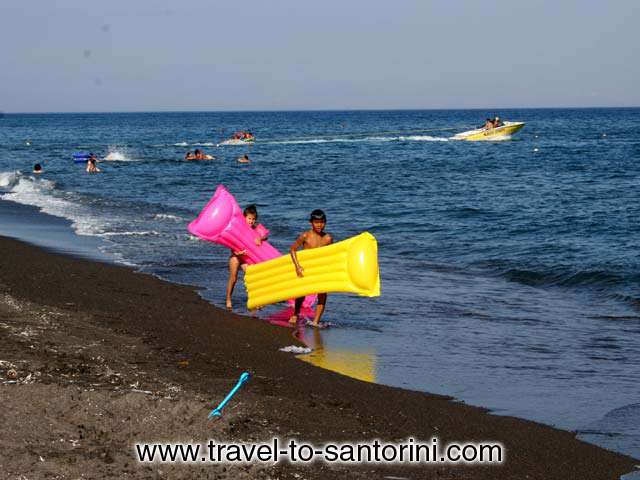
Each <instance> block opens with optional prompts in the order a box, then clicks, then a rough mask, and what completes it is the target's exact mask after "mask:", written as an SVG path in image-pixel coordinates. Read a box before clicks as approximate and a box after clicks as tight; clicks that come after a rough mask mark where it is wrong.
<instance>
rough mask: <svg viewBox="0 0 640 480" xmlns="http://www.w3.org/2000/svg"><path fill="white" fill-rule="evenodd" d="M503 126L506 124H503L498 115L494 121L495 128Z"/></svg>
mask: <svg viewBox="0 0 640 480" xmlns="http://www.w3.org/2000/svg"><path fill="white" fill-rule="evenodd" d="M503 125H504V123H502V120H500V117H498V116H497V115H496V118H494V119H493V128H498V127H501V126H503Z"/></svg>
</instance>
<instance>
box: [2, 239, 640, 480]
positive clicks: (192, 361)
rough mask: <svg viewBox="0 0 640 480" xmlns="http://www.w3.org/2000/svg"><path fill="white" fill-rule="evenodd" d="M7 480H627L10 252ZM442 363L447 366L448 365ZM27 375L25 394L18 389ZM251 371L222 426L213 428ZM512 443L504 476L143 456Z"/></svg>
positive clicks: (554, 439) (75, 270) (615, 465)
mask: <svg viewBox="0 0 640 480" xmlns="http://www.w3.org/2000/svg"><path fill="white" fill-rule="evenodd" d="M0 246H1V247H2V252H3V255H2V256H1V257H0V331H1V332H2V335H0V404H1V405H2V406H3V408H2V409H1V410H0V424H2V425H3V428H2V429H0V432H1V433H0V452H1V453H0V477H2V478H29V479H32V478H195V477H198V478H308V479H316V478H317V479H327V478H385V476H386V477H388V478H398V477H400V478H412V479H413V478H439V479H467V478H469V479H471V478H473V479H495V478H500V479H507V478H508V479H525V478H529V479H580V480H583V479H617V478H619V477H620V476H621V475H622V474H625V473H627V472H631V471H633V469H634V466H635V464H636V463H637V461H634V460H633V459H632V458H629V457H625V456H623V455H619V454H615V453H612V452H609V451H606V450H604V449H601V448H599V447H596V446H593V445H590V444H586V443H584V442H581V441H579V440H577V439H576V438H575V435H574V434H573V433H570V432H564V431H559V430H555V429H553V428H550V427H547V426H543V425H540V424H536V423H533V422H529V421H524V420H521V419H517V418H511V417H500V416H494V415H491V414H489V413H487V412H486V411H484V410H482V409H480V408H476V407H470V406H467V405H464V404H461V403H458V402H455V401H453V400H452V399H450V398H445V397H441V396H435V395H429V394H426V393H420V392H412V391H406V390H401V389H397V388H391V387H386V386H382V385H375V384H370V383H365V382H362V381H359V380H355V379H351V378H348V377H344V376H341V375H339V374H336V373H333V372H329V371H326V370H322V369H319V368H316V367H314V366H312V365H309V364H306V363H304V362H301V361H298V360H296V359H295V358H294V357H293V356H292V355H291V354H287V353H283V352H279V351H278V349H279V348H281V347H283V346H287V345H291V344H295V343H296V340H295V339H294V338H293V337H292V335H291V331H290V330H288V329H283V328H274V327H272V326H269V325H267V324H265V323H263V322H261V321H258V320H255V319H252V318H246V317H241V316H238V315H234V314H232V313H227V312H225V311H222V310H220V309H217V308H215V307H213V306H212V305H210V304H208V303H207V302H206V301H204V300H203V299H201V298H200V297H199V296H198V294H197V292H196V291H194V289H192V288H190V287H184V286H177V285H173V284H170V283H168V282H164V281H161V280H159V279H157V278H155V277H152V276H149V275H145V274H140V273H136V272H134V271H133V270H131V269H128V268H125V267H120V266H114V265H110V264H106V263H99V262H94V261H89V260H85V259H80V258H74V257H71V256H66V255H62V254H58V253H52V252H49V251H46V250H44V249H42V248H40V247H35V246H32V245H28V244H25V243H23V242H20V241H17V240H13V239H8V238H2V237H0ZM436 361H437V359H436ZM10 369H15V370H16V372H17V379H15V380H16V381H15V382H14V381H13V379H11V378H8V372H9V370H10ZM243 371H249V372H250V373H251V375H252V378H251V380H250V381H249V383H248V384H246V385H245V387H243V389H242V390H241V391H240V393H239V394H238V395H237V396H236V397H235V398H234V399H233V400H232V402H231V403H230V404H229V405H228V406H227V408H226V409H225V411H224V415H223V417H222V418H221V419H220V420H218V421H215V422H209V421H207V413H208V412H209V411H210V409H211V408H212V405H213V406H215V405H216V404H217V402H218V401H220V400H221V399H222V398H223V397H224V396H225V395H226V393H227V392H228V390H229V389H230V388H231V386H233V384H234V383H235V381H236V380H237V378H238V377H239V375H240V374H241V373H242V372H243ZM274 435H277V436H279V437H281V438H284V439H289V438H297V439H299V440H304V441H309V442H315V443H317V444H321V443H325V442H328V441H358V440H363V441H364V440H371V439H374V438H379V439H382V440H389V441H398V440H402V439H406V438H407V437H415V438H418V439H422V440H429V439H431V438H432V437H434V436H437V437H439V438H440V441H441V443H442V444H444V443H448V442H451V441H456V442H471V441H487V440H491V441H499V442H502V443H503V444H504V446H505V448H506V461H505V462H504V463H503V464H502V465H500V466H482V467H481V466H459V465H444V466H443V465H435V466H422V467H420V468H417V467H407V466H403V465H393V466H386V467H383V466H371V465H367V466H362V467H358V468H353V467H345V466H329V465H326V464H323V463H316V464H314V465H312V466H306V467H305V466H293V465H289V464H281V465H277V466H273V467H265V466H256V465H249V466H229V465H226V466H222V465H207V466H193V465H169V464H163V465H158V464H156V465H152V466H147V465H141V464H138V463H137V462H136V459H135V456H134V450H133V444H134V443H135V442H144V441H148V442H178V441H184V442H195V443H204V442H206V441H207V440H208V439H210V438H214V439H216V440H219V441H225V440H229V441H230V440H234V441H243V442H252V441H261V440H265V441H268V440H269V439H271V438H272V437H273V436H274Z"/></svg>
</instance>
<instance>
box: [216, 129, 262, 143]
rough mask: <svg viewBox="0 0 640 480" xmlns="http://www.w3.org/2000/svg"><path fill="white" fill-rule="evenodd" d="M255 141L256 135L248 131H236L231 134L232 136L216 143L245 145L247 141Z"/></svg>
mask: <svg viewBox="0 0 640 480" xmlns="http://www.w3.org/2000/svg"><path fill="white" fill-rule="evenodd" d="M255 141H256V137H254V136H253V134H251V133H248V132H236V133H234V134H233V137H232V138H229V139H227V140H224V141H222V142H220V143H219V144H218V146H221V145H246V144H248V143H254V142H255Z"/></svg>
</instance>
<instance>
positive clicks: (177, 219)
mask: <svg viewBox="0 0 640 480" xmlns="http://www.w3.org/2000/svg"><path fill="white" fill-rule="evenodd" d="M153 218H154V219H156V220H173V221H175V222H183V221H184V218H182V217H178V216H177V215H170V214H168V213H156V214H155V215H154V216H153Z"/></svg>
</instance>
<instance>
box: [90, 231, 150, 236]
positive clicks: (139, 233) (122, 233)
mask: <svg viewBox="0 0 640 480" xmlns="http://www.w3.org/2000/svg"><path fill="white" fill-rule="evenodd" d="M94 235H95V236H96V237H149V236H159V235H161V233H160V232H156V231H155V230H143V231H140V232H137V231H124V232H100V233H95V234H94Z"/></svg>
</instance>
